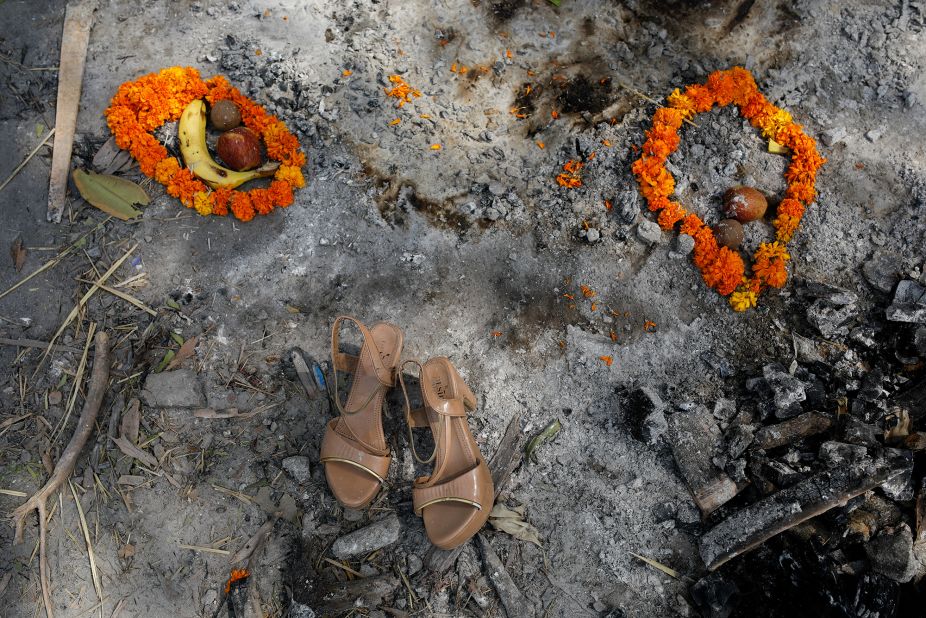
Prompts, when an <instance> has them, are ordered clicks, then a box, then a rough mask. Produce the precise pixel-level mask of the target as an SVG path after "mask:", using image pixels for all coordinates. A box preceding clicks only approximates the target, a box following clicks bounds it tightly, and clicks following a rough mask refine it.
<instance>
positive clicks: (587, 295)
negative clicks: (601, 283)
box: [579, 285, 598, 298]
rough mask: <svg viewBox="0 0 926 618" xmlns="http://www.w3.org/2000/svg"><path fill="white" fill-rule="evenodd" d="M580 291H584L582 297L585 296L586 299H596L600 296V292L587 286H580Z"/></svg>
mask: <svg viewBox="0 0 926 618" xmlns="http://www.w3.org/2000/svg"><path fill="white" fill-rule="evenodd" d="M579 289H581V290H582V296H584V297H585V298H595V297H596V296H598V292H596V291H595V290H593V289H592V288H590V287H588V286H587V285H581V286H579Z"/></svg>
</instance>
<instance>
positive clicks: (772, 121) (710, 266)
mask: <svg viewBox="0 0 926 618" xmlns="http://www.w3.org/2000/svg"><path fill="white" fill-rule="evenodd" d="M668 101H669V106H668V107H667V108H660V109H658V110H656V112H655V113H654V114H653V123H652V127H651V128H650V129H649V130H647V131H646V141H644V143H643V145H642V147H641V150H642V152H641V155H640V157H639V158H638V159H637V160H636V161H634V163H633V165H632V167H631V171H632V172H633V174H634V176H635V177H636V179H637V182H638V184H639V187H640V193H641V194H642V195H643V197H644V198H645V199H646V202H647V205H648V207H649V209H650V210H653V211H658V212H659V217H658V221H659V225H660V226H661V227H662V228H663V229H671V228H673V227H674V226H675V225H676V224H677V223H678V222H679V221H681V222H682V225H681V228H680V231H679V233H681V234H688V235H689V236H691V237H692V238H693V239H694V241H695V246H694V252H693V256H692V261H693V262H694V265H695V266H696V267H697V268H698V270H700V271H701V276H702V278H703V279H704V281H705V283H706V284H707V285H708V286H710V287H712V288H714V289H716V290H717V291H718V292H719V293H720V294H723V295H730V296H731V298H730V304H731V306H732V307H733V309H734V310H736V311H745V310H746V309H749V308H751V307H753V306H755V304H756V299H757V297H758V295H759V293H760V292H761V291H762V290H763V289H764V288H765V287H781V286H783V285H784V284H785V282H786V281H787V277H788V272H787V262H788V260H789V259H790V257H791V256H790V255H788V253H787V251H786V249H785V246H784V243H786V242H788V241H789V240H790V239H791V237H792V236H793V235H794V233H795V231H796V230H797V227H798V225H799V224H800V221H801V218H802V217H803V215H804V209H805V207H807V206H809V205H810V204H811V203H812V202H813V201H814V199H815V197H816V189H815V183H816V175H817V172H818V170H819V169H820V167H821V166H822V165H823V164H824V163H825V162H826V159H824V158H823V157H821V156H820V154H819V153H818V152H817V147H816V142H815V141H814V140H813V138H811V137H810V136H808V135H806V134H805V133H804V132H803V130H802V128H801V126H800V125H798V124H796V123H794V121H793V119H792V117H791V115H790V114H789V113H788V112H787V111H785V110H783V109H781V108H778V107H776V106H774V105H772V104H771V103H769V102H768V100H767V99H766V98H765V96H764V95H763V94H762V93H761V92H759V89H758V86H757V85H756V82H755V79H754V78H753V76H752V74H751V73H750V72H749V71H747V70H746V69H744V68H742V67H733V68H731V69H727V70H725V71H715V72H714V73H711V74H710V75H709V76H708V78H707V81H706V82H705V83H704V84H692V85H690V86H687V87H686V88H685V89H684V91H681V90H679V89H676V90H674V91H673V92H672V93H671V94H670V95H669V97H668ZM731 103H733V104H735V105H736V106H737V107H738V108H739V111H740V115H742V116H743V117H744V118H746V119H747V120H748V121H749V122H750V124H751V125H752V126H754V127H756V128H757V129H759V130H760V131H761V133H762V135H763V136H765V137H766V138H767V139H774V140H775V141H776V142H778V143H780V144H782V145H783V146H785V147H787V148H789V149H790V151H791V163H790V165H789V166H788V169H787V171H786V172H785V179H786V180H787V182H788V187H787V189H786V190H785V198H784V199H783V200H782V201H781V203H780V204H779V206H778V210H777V212H776V216H775V218H774V219H773V221H772V224H773V226H774V227H775V237H776V241H775V242H772V243H763V244H762V245H760V247H759V249H758V250H757V251H756V253H755V255H754V256H753V263H752V266H751V270H752V276H751V277H748V278H747V277H745V276H744V272H745V264H744V262H743V259H742V257H741V256H740V255H739V253H737V252H735V251H732V250H730V249H728V248H727V247H720V246H719V245H718V244H717V239H716V237H715V236H714V233H713V231H712V230H711V229H710V228H708V227H707V226H706V225H705V224H704V222H703V221H702V220H701V219H700V218H699V217H698V216H697V215H695V214H687V213H686V211H685V209H684V207H683V206H682V205H681V204H679V203H677V202H674V201H672V200H671V196H672V193H673V192H674V191H675V179H674V178H673V177H672V174H671V173H670V172H669V171H668V169H667V168H666V161H667V159H668V157H669V156H670V155H671V154H672V153H673V152H675V150H676V149H677V148H678V145H679V141H680V138H679V135H678V130H679V129H680V127H681V124H682V123H683V122H684V121H685V120H686V119H688V118H689V117H691V116H693V115H695V114H697V113H701V112H706V111H709V110H710V109H711V108H712V107H713V106H714V105H715V104H716V105H720V106H725V105H729V104H731Z"/></svg>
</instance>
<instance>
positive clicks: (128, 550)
mask: <svg viewBox="0 0 926 618" xmlns="http://www.w3.org/2000/svg"><path fill="white" fill-rule="evenodd" d="M134 555H135V546H134V545H132V544H131V543H126V544H125V545H123V546H122V548H121V549H120V550H119V557H120V558H122V559H123V560H128V559H129V558H131V557H132V556H134Z"/></svg>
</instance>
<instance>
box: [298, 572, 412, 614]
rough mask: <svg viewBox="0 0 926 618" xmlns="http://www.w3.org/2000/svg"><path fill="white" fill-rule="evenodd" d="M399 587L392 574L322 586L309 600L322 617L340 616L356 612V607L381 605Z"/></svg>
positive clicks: (396, 577) (397, 580)
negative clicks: (314, 596)
mask: <svg viewBox="0 0 926 618" xmlns="http://www.w3.org/2000/svg"><path fill="white" fill-rule="evenodd" d="M401 585H402V582H401V581H400V580H399V577H398V576H397V575H395V574H393V573H386V574H384V575H376V576H374V577H364V578H363V579H355V580H352V581H347V582H336V583H332V584H329V585H327V586H322V587H321V589H320V591H319V594H318V596H317V598H314V599H311V605H312V607H313V608H315V609H316V610H318V611H319V613H320V614H321V615H323V616H340V615H341V614H343V613H346V612H351V611H356V608H357V607H378V606H380V605H382V603H383V599H384V598H385V597H387V596H389V595H390V594H392V593H393V592H394V591H395V589H396V588H398V587H399V586H401Z"/></svg>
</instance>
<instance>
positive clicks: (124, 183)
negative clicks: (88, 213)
mask: <svg viewBox="0 0 926 618" xmlns="http://www.w3.org/2000/svg"><path fill="white" fill-rule="evenodd" d="M74 184H75V185H77V190H78V191H80V196H81V197H82V198H84V199H85V200H87V201H88V202H89V203H90V204H92V205H93V206H95V207H97V208H99V209H100V210H102V211H103V212H105V213H107V214H110V215H112V216H114V217H116V218H118V219H122V220H123V221H127V220H129V219H131V218H133V217H137V216H138V215H140V214H141V211H140V210H138V209H136V208H133V205H134V204H141V205H142V206H146V205H147V204H148V195H147V194H146V193H145V190H144V189H142V188H141V187H140V186H138V185H137V184H135V183H134V182H131V181H129V180H126V179H125V178H118V177H116V176H112V175H108V174H97V173H95V172H85V171H84V170H81V169H76V170H74Z"/></svg>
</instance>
